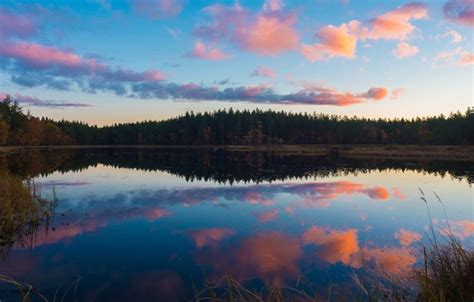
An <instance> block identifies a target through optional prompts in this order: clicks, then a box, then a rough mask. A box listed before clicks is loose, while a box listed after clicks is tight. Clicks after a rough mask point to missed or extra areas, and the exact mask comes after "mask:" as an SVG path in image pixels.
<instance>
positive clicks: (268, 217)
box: [257, 210, 279, 223]
mask: <svg viewBox="0 0 474 302" xmlns="http://www.w3.org/2000/svg"><path fill="white" fill-rule="evenodd" d="M278 213H279V212H278V210H271V211H267V212H263V213H260V214H258V215H257V219H258V221H259V222H260V223H267V222H269V221H272V220H275V219H276V218H277V217H278Z"/></svg>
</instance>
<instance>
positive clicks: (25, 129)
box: [0, 97, 474, 145]
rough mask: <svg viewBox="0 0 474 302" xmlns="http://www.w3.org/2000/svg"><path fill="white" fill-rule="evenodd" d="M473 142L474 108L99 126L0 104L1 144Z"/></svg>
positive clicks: (241, 115)
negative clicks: (414, 114)
mask: <svg viewBox="0 0 474 302" xmlns="http://www.w3.org/2000/svg"><path fill="white" fill-rule="evenodd" d="M473 142H474V110H473V109H472V108H469V109H468V110H467V111H466V112H465V113H464V114H463V113H460V112H457V113H452V114H451V115H450V116H449V117H445V116H443V115H440V116H435V117H426V118H415V119H404V118H402V119H366V118H357V117H347V116H344V117H339V116H335V115H325V114H320V113H314V114H312V115H310V114H307V113H289V112H283V111H280V112H276V111H271V110H270V111H261V110H254V111H248V110H243V111H235V110H232V109H230V110H228V111H225V110H218V111H215V112H212V113H208V112H205V113H197V114H196V113H194V112H186V114H185V115H183V116H179V117H176V118H171V119H168V120H164V121H145V122H137V123H127V124H115V125H113V126H105V127H97V126H90V125H88V124H85V123H81V122H70V121H64V120H62V121H53V120H50V119H47V118H43V119H41V120H40V119H38V118H35V117H32V116H30V115H29V114H24V113H23V112H22V109H21V107H19V106H18V104H17V103H16V102H13V101H12V100H11V99H10V98H9V97H7V98H6V99H5V100H4V101H3V102H0V144H2V145H5V144H6V145H64V144H77V145H269V144H272V145H274V144H414V145H415V144H423V145H460V144H473Z"/></svg>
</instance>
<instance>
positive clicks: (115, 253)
mask: <svg viewBox="0 0 474 302" xmlns="http://www.w3.org/2000/svg"><path fill="white" fill-rule="evenodd" d="M0 164H1V165H2V167H3V169H6V170H8V171H9V173H12V174H16V175H20V176H22V177H24V178H26V177H32V178H33V179H34V181H35V183H36V184H37V186H38V187H40V188H41V192H42V194H43V195H45V196H51V195H52V192H53V188H54V191H55V192H56V196H57V200H58V202H57V206H56V208H55V212H54V213H55V217H54V219H53V220H52V222H51V223H50V225H49V226H48V227H45V226H42V227H41V229H40V230H39V231H38V232H37V233H36V234H35V235H34V237H33V238H30V239H28V240H24V242H23V243H18V242H17V243H15V244H13V246H11V247H10V248H8V249H7V248H4V250H3V259H2V260H1V262H0V274H4V275H8V276H10V277H13V278H15V279H16V280H19V281H22V282H26V283H29V284H32V285H33V286H34V287H35V288H37V289H38V290H39V291H40V292H41V293H42V294H43V295H45V296H48V297H52V296H53V295H54V292H55V291H56V289H57V288H58V287H60V286H63V288H62V289H61V291H64V290H65V288H67V287H68V286H70V284H74V286H73V287H72V289H71V290H70V293H71V294H70V295H69V296H68V297H69V298H68V299H66V300H73V292H74V295H75V296H76V298H77V300H78V301H149V300H153V299H156V300H162V301H173V300H186V299H189V298H192V297H193V295H194V292H195V290H193V286H194V287H195V288H196V290H199V289H201V288H202V284H203V282H204V280H207V281H208V282H215V281H218V280H219V279H220V278H222V277H223V276H225V275H226V274H228V275H230V276H232V277H233V278H235V279H237V280H241V281H242V283H243V284H245V286H246V287H248V288H254V289H258V288H260V287H262V285H263V284H273V283H274V282H276V280H278V282H280V283H284V284H286V285H288V286H292V287H298V288H300V289H305V290H307V291H316V292H317V293H318V294H319V295H321V296H323V297H326V296H327V295H328V288H330V287H331V285H332V295H333V297H342V296H351V295H362V296H363V290H362V289H361V288H362V285H364V286H366V287H367V286H370V284H373V282H374V280H377V281H380V282H381V283H383V282H385V281H384V280H386V278H387V277H394V276H395V277H397V278H403V277H404V276H406V275H407V274H408V272H409V271H410V270H411V269H412V268H414V267H417V265H419V263H420V259H421V257H420V252H419V248H420V244H421V242H423V241H426V232H427V227H428V226H429V220H428V212H427V208H426V205H425V203H424V202H423V201H422V200H421V199H420V196H421V192H420V190H419V188H421V189H422V190H423V191H424V193H425V194H426V196H427V200H428V205H429V210H430V215H431V216H432V218H433V223H434V224H435V227H438V226H440V227H443V226H444V225H445V223H446V218H445V215H444V213H443V210H442V207H441V205H440V203H439V202H438V201H437V200H436V198H435V196H434V195H433V192H436V193H437V194H438V195H439V196H440V197H441V199H442V200H443V202H444V205H445V207H446V211H447V215H448V217H449V219H450V224H451V228H452V229H453V232H455V233H456V234H457V235H458V236H460V237H461V238H462V242H463V244H465V245H467V246H471V247H472V246H474V223H473V191H472V188H471V184H470V183H471V182H472V180H473V171H474V169H473V167H472V165H471V164H466V163H449V162H396V161H380V160H379V161H367V160H357V161H355V160H344V159H339V158H336V157H333V158H315V157H313V158H310V157H298V156H278V155H275V154H268V153H255V152H254V153H249V152H246V153H244V152H240V153H237V152H233V153H230V152H223V151H210V152H207V151H203V150H201V151H186V150H172V151H169V150H168V151H167V150H161V151H156V150H155V151H153V150H141V151H139V150H102V151H92V150H89V151H45V152H30V153H25V154H20V155H11V156H8V157H7V158H2V161H0ZM77 276H80V278H81V279H80V282H79V283H74V282H75V280H77V278H78V277H77ZM75 284H78V286H77V288H75ZM361 284H362V285H361ZM17 297H18V296H17V293H16V292H15V291H14V290H12V287H9V286H6V285H1V287H0V299H1V301H2V302H3V301H10V300H11V301H17Z"/></svg>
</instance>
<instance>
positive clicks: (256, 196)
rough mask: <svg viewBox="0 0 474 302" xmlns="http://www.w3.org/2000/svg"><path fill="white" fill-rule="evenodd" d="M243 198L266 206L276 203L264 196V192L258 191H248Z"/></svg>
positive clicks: (251, 202)
mask: <svg viewBox="0 0 474 302" xmlns="http://www.w3.org/2000/svg"><path fill="white" fill-rule="evenodd" d="M243 199H244V200H245V201H247V202H248V203H250V204H261V205H264V206H270V205H273V204H274V202H273V200H271V199H269V198H265V197H263V196H262V194H260V193H259V192H256V191H249V192H246V193H245V194H244V196H243Z"/></svg>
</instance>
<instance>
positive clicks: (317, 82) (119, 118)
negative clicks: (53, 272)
mask: <svg viewBox="0 0 474 302" xmlns="http://www.w3.org/2000/svg"><path fill="white" fill-rule="evenodd" d="M473 29H474V1H473V0H440V1H425V2H406V1H397V0H393V1H388V0H387V1H382V0H380V1H367V0H364V1H356V0H339V1H338V0H311V1H309V0H308V1H299V0H295V1H289V0H286V1H285V0H263V1H260V0H252V1H250V0H247V1H245V0H241V1H224V0H223V1H211V0H202V1H201V0H149V1H146V0H121V1H112V0H83V1H72V0H70V1H68V0H63V1H21V0H14V1H12V0H2V1H1V2H0V97H4V96H5V95H7V94H8V95H11V96H12V97H13V98H14V99H16V100H17V101H18V102H19V103H20V104H21V105H22V106H23V108H25V109H26V110H28V111H30V112H31V113H32V114H34V115H37V116H47V117H50V118H54V119H67V120H80V121H84V122H88V123H92V124H98V125H108V124H113V123H122V122H134V121H142V120H161V119H166V118H169V117H173V116H176V115H181V114H183V113H185V112H186V111H194V112H204V111H214V110H218V109H228V108H234V109H239V110H244V109H248V110H253V109H256V108H259V109H262V110H268V109H272V110H284V111H292V112H308V113H313V112H317V113H326V114H337V115H348V116H359V117H370V118H378V117H383V118H385V117H389V118H394V117H405V118H411V117H415V116H431V115H438V114H445V115H447V114H449V113H450V112H455V111H458V110H459V111H461V112H464V111H466V109H467V108H468V107H469V106H473V105H474V104H473V93H474V88H473V87H474V85H473V66H474V65H473V64H474V51H473Z"/></svg>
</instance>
